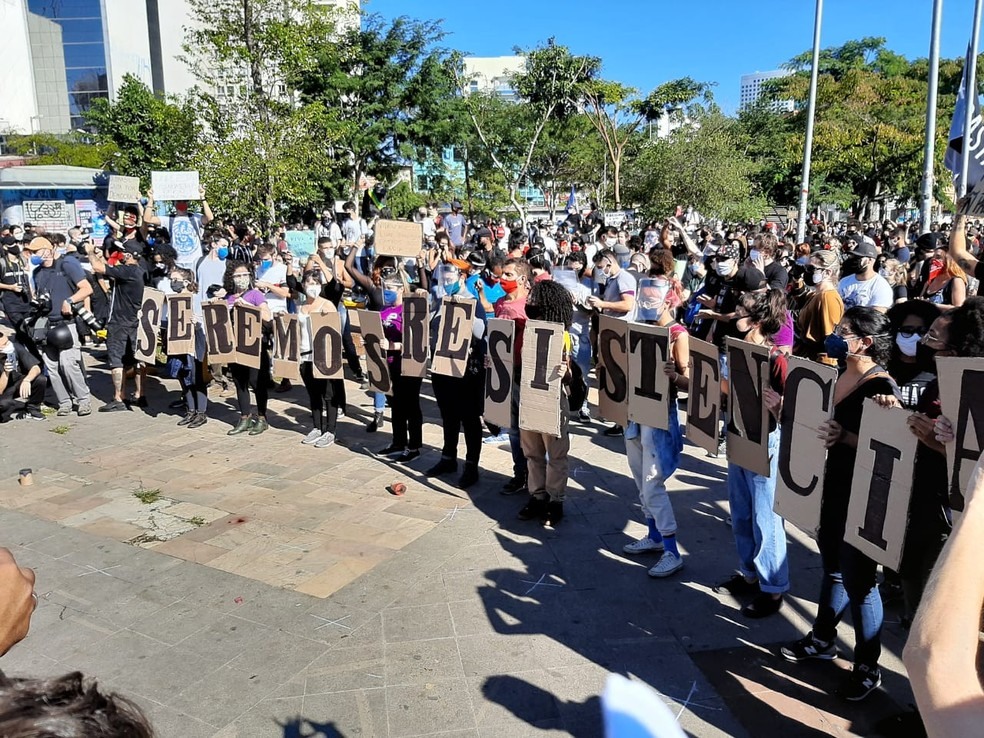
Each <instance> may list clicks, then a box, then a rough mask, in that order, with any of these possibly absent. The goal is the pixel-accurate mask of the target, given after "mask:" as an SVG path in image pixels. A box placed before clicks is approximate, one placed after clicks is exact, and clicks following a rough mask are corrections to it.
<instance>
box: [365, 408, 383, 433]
mask: <svg viewBox="0 0 984 738" xmlns="http://www.w3.org/2000/svg"><path fill="white" fill-rule="evenodd" d="M383 423H384V421H383V414H382V413H373V416H372V421H370V423H369V425H367V426H366V433H375V432H376V431H378V430H379V429H380V428H382V427H383Z"/></svg>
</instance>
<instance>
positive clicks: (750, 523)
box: [714, 289, 789, 618]
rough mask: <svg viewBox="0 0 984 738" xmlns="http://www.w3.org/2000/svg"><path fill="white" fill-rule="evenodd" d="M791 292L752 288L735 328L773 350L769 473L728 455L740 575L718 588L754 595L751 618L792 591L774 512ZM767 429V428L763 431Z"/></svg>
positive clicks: (736, 401) (735, 410)
mask: <svg viewBox="0 0 984 738" xmlns="http://www.w3.org/2000/svg"><path fill="white" fill-rule="evenodd" d="M786 313H787V308H786V296H785V294H784V293H783V292H782V291H781V290H776V289H769V290H766V291H765V292H747V293H745V294H744V295H742V296H741V298H739V300H738V304H737V305H736V306H735V318H736V323H735V327H736V329H737V331H738V333H739V334H744V336H745V337H744V340H745V341H747V342H748V343H754V344H756V345H759V346H765V347H767V348H768V349H769V368H768V376H769V384H768V386H766V387H764V388H763V389H762V400H763V402H764V403H765V405H766V407H768V408H769V428H768V446H769V470H770V473H769V475H768V476H765V475H763V474H758V473H756V472H753V471H752V470H750V469H745V468H744V467H742V466H739V465H738V464H736V463H734V462H733V461H732V460H731V458H730V453H731V449H729V459H728V504H729V506H730V509H731V532H732V533H733V535H734V538H735V547H736V548H737V549H738V561H739V573H738V574H735V575H734V576H732V577H731V579H729V580H727V581H726V582H723V583H722V584H720V585H718V586H717V587H715V588H714V589H715V591H721V590H724V591H727V592H729V593H731V594H732V595H734V596H741V595H749V594H750V595H754V598H753V599H752V601H751V602H750V603H749V604H747V605H745V606H744V607H742V608H741V614H742V615H744V616H745V617H748V618H764V617H768V616H769V615H772V614H774V613H776V612H778V611H779V608H780V607H782V600H783V594H784V593H785V592H787V591H789V563H788V561H787V558H786V531H785V529H784V528H783V519H782V518H781V517H779V516H778V515H777V514H776V513H775V512H774V507H775V499H776V479H777V475H778V469H777V466H778V463H779V423H778V418H779V406H780V404H781V402H782V392H783V387H784V386H785V383H786V368H787V361H786V354H784V353H783V352H782V351H781V350H780V349H779V347H778V346H776V344H775V342H774V339H773V337H774V336H775V335H776V333H778V332H779V330H780V329H781V328H782V327H783V324H784V323H785V322H786ZM738 386H739V385H738V384H737V383H734V382H733V383H732V385H731V392H732V395H731V398H732V402H733V407H732V419H731V421H730V425H729V432H731V430H732V429H733V428H732V426H734V425H735V424H736V422H737V420H736V418H737V416H738V414H739V413H741V412H742V410H744V409H747V408H743V407H739V405H740V403H741V398H740V397H739V396H738V394H737V389H738ZM763 432H764V429H763Z"/></svg>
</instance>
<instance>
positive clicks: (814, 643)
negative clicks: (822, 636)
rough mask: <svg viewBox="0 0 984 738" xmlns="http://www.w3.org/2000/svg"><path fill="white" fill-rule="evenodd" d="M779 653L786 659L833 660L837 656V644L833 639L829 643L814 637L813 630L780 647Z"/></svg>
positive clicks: (796, 660)
mask: <svg viewBox="0 0 984 738" xmlns="http://www.w3.org/2000/svg"><path fill="white" fill-rule="evenodd" d="M779 653H780V654H781V655H782V657H783V658H784V659H786V661H795V662H799V661H808V660H809V659H822V660H824V661H831V660H832V659H836V658H837V646H835V645H834V643H833V641H831V642H830V643H827V642H826V641H821V640H818V639H817V638H814V637H813V631H812V630H811V631H810V632H809V633H807V634H806V636H805V637H804V638H800V639H799V640H798V641H796V642H795V643H791V644H789V645H788V646H783V647H782V648H780V649H779Z"/></svg>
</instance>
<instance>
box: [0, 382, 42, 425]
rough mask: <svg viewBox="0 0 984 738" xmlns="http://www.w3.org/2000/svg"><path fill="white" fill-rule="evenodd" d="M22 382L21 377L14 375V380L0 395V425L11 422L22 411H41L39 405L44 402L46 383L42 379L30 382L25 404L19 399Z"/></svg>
mask: <svg viewBox="0 0 984 738" xmlns="http://www.w3.org/2000/svg"><path fill="white" fill-rule="evenodd" d="M22 380H23V377H22V376H17V375H15V379H13V380H12V381H11V382H10V384H9V385H8V387H7V389H6V390H4V392H3V394H2V395H0V423H6V422H7V421H8V420H13V419H14V417H15V416H16V415H17V414H18V413H20V412H21V411H24V410H35V411H37V412H40V411H41V403H42V402H44V391H45V389H47V386H48V383H47V382H46V381H45V379H44V377H38V378H37V379H35V380H34V381H33V382H31V394H30V396H28V398H27V402H26V403H25V402H23V401H22V400H20V399H19V398H20V386H21V381H22Z"/></svg>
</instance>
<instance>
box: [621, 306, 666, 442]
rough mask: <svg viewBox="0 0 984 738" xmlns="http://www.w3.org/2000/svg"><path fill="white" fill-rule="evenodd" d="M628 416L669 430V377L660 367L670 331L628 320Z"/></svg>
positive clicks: (664, 363) (654, 426) (636, 420)
mask: <svg viewBox="0 0 984 738" xmlns="http://www.w3.org/2000/svg"><path fill="white" fill-rule="evenodd" d="M628 346H629V401H628V416H629V420H632V421H634V422H636V423H639V424H640V425H647V426H649V427H650V428H659V429H660V430H669V427H670V407H669V403H670V402H675V401H676V399H675V398H674V397H673V396H672V395H671V393H670V378H669V377H668V376H666V372H665V371H664V368H665V367H666V362H667V361H670V360H671V357H670V330H669V328H664V327H662V326H658V325H647V324H646V323H629V343H628Z"/></svg>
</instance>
